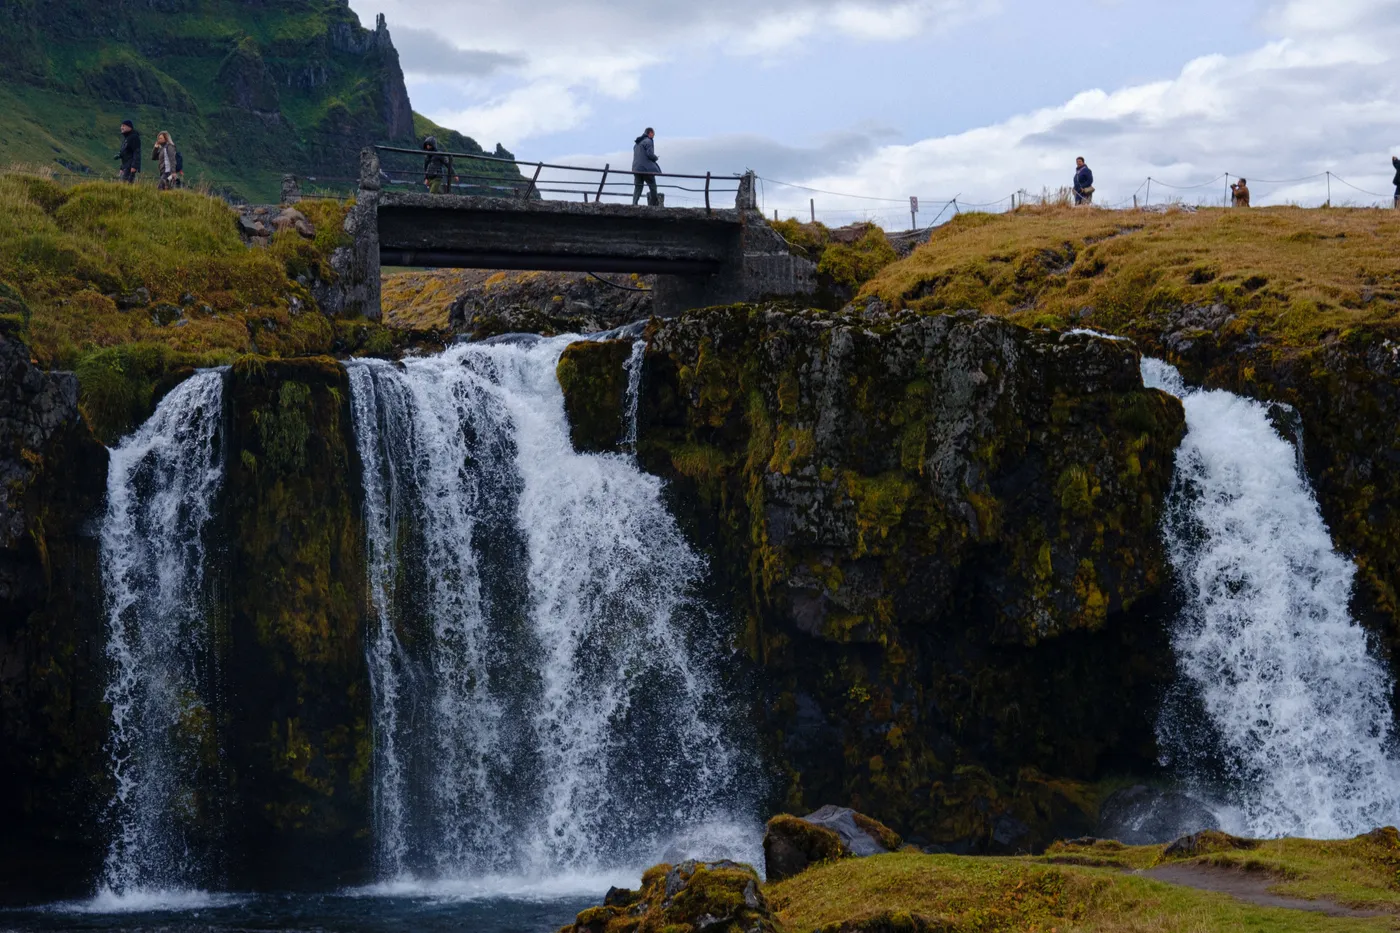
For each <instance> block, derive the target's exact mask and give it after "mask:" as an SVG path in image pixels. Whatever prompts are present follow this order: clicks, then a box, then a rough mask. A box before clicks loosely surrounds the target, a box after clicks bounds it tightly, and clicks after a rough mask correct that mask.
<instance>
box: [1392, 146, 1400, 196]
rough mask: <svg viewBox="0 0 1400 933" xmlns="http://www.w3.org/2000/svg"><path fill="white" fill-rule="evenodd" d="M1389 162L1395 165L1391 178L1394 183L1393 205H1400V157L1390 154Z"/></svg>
mask: <svg viewBox="0 0 1400 933" xmlns="http://www.w3.org/2000/svg"><path fill="white" fill-rule="evenodd" d="M1390 164H1391V165H1393V166H1395V177H1394V178H1393V179H1392V180H1391V181H1392V183H1393V184H1394V185H1395V206H1396V207H1400V157H1397V156H1391V157H1390Z"/></svg>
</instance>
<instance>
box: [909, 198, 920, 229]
mask: <svg viewBox="0 0 1400 933" xmlns="http://www.w3.org/2000/svg"><path fill="white" fill-rule="evenodd" d="M918 217H919V199H918V198H917V197H914V196H912V195H911V196H910V198H909V229H910V230H911V231H913V230H917V229H919V220H918Z"/></svg>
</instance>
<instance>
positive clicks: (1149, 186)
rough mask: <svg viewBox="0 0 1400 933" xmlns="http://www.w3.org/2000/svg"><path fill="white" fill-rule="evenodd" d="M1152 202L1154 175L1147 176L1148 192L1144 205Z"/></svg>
mask: <svg viewBox="0 0 1400 933" xmlns="http://www.w3.org/2000/svg"><path fill="white" fill-rule="evenodd" d="M1151 203H1152V176H1151V175H1148V176H1147V194H1146V196H1144V197H1143V199H1142V206H1143V207H1146V206H1147V205H1149V204H1151Z"/></svg>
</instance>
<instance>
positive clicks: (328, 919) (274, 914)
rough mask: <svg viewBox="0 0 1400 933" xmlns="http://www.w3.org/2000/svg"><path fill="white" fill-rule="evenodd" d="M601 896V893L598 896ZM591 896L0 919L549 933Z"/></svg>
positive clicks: (144, 929)
mask: <svg viewBox="0 0 1400 933" xmlns="http://www.w3.org/2000/svg"><path fill="white" fill-rule="evenodd" d="M604 890H606V888H604ZM601 901H602V892H599V893H597V894H594V895H592V896H581V895H572V896H567V897H558V898H555V897H547V898H531V897H524V898H498V897H497V898H492V897H480V898H478V897H462V896H452V895H441V896H432V895H430V896H412V897H399V896H385V895H367V894H361V893H355V892H345V893H339V894H281V895H278V894H259V895H248V896H236V895H202V896H198V897H195V898H192V899H191V901H190V902H189V903H187V904H176V903H171V902H166V903H164V904H161V905H159V907H158V909H151V908H149V907H146V908H143V907H142V906H141V905H139V904H129V905H123V906H122V909H120V910H113V909H112V908H111V907H110V906H105V905H103V904H101V903H98V902H83V903H76V904H58V905H51V906H47V907H39V908H29V909H13V910H3V911H0V933H57V931H64V933H67V931H72V933H262V931H276V933H554V931H556V930H558V929H559V928H560V927H561V926H563V925H564V924H566V923H569V922H571V921H572V920H573V919H574V917H575V916H576V915H577V914H578V912H579V911H581V910H583V909H584V908H586V907H589V906H592V905H595V904H598V903H600V902H601Z"/></svg>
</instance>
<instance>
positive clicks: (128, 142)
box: [117, 130, 141, 172]
mask: <svg viewBox="0 0 1400 933" xmlns="http://www.w3.org/2000/svg"><path fill="white" fill-rule="evenodd" d="M117 158H118V159H120V160H121V163H122V171H123V172H129V171H131V170H132V169H136V171H138V172H139V171H141V134H140V133H138V132H136V131H135V130H132V131H131V132H130V133H127V134H126V135H125V136H124V137H123V138H122V151H121V152H119V153H117Z"/></svg>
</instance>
